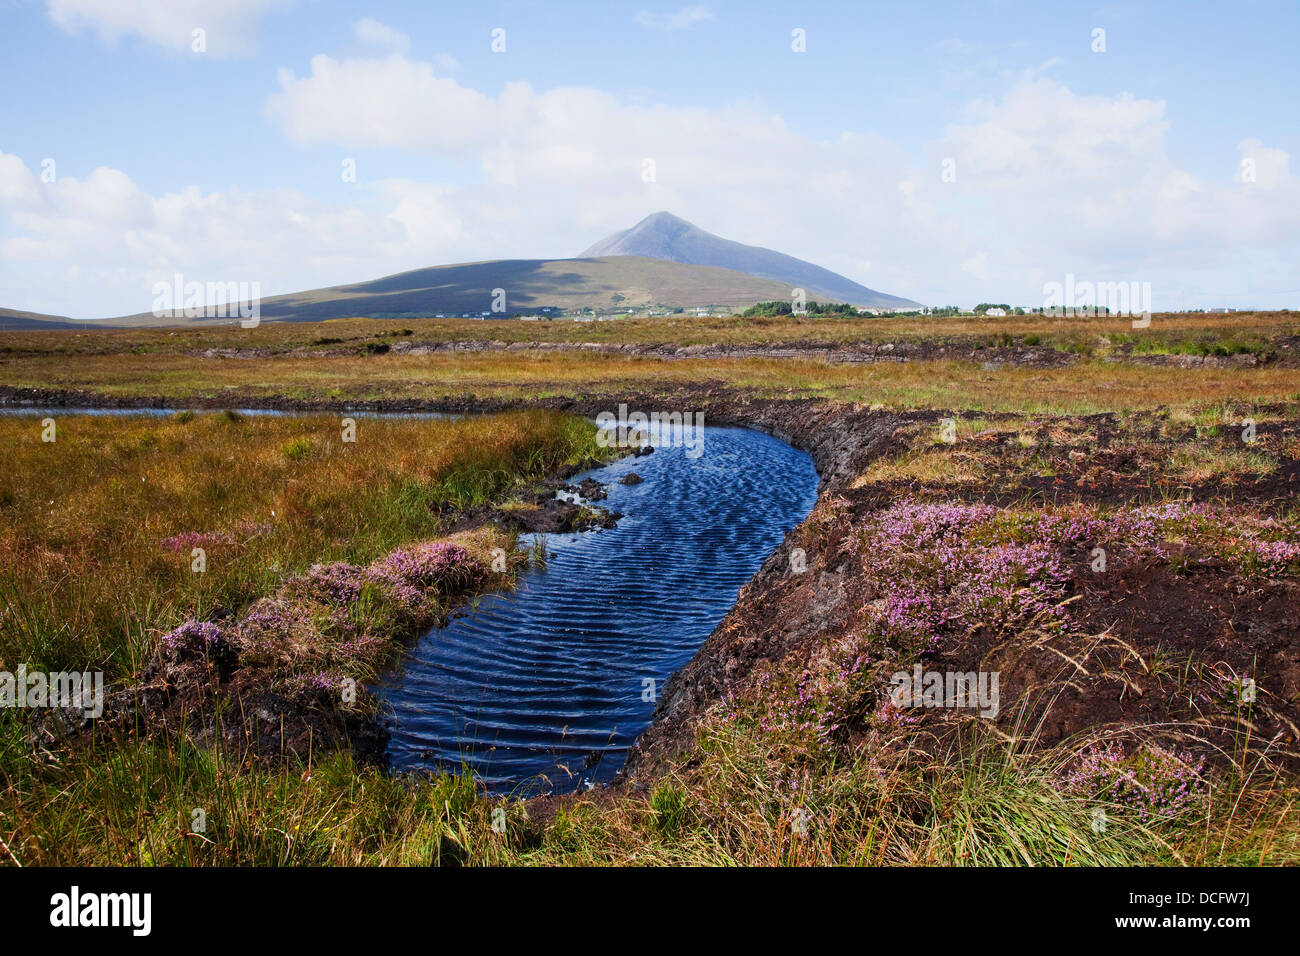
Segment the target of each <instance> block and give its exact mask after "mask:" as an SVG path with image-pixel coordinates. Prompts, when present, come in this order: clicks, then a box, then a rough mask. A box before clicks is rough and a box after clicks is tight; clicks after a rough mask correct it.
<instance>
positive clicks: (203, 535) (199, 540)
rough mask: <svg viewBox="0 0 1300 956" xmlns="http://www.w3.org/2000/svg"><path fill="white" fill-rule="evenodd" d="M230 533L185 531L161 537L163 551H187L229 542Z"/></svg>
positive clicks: (230, 540)
mask: <svg viewBox="0 0 1300 956" xmlns="http://www.w3.org/2000/svg"><path fill="white" fill-rule="evenodd" d="M232 540H233V539H232V538H231V537H230V535H228V534H226V533H225V532H224V531H186V532H183V533H182V534H174V535H171V536H170V537H167V538H163V539H162V542H161V544H162V547H163V550H164V551H189V550H190V549H191V548H212V547H216V546H217V545H222V544H230V543H231V542H232Z"/></svg>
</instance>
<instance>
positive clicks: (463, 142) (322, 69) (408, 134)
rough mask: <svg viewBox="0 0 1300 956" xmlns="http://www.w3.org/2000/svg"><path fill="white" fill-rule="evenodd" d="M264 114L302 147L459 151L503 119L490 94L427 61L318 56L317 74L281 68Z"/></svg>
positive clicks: (397, 57) (399, 57) (313, 63)
mask: <svg viewBox="0 0 1300 956" xmlns="http://www.w3.org/2000/svg"><path fill="white" fill-rule="evenodd" d="M279 81H280V92H279V93H277V94H275V95H273V96H272V97H270V99H268V100H267V103H266V114H267V116H268V117H269V118H270V119H273V120H276V121H278V122H280V124H281V125H282V126H283V127H284V130H285V132H286V134H288V136H289V138H290V139H292V140H293V141H294V142H296V143H299V144H301V145H310V144H315V143H340V144H345V145H350V146H417V147H426V148H438V149H459V148H464V147H466V146H470V145H473V144H475V143H477V142H480V141H481V140H482V139H483V138H484V136H485V135H487V134H489V133H490V131H491V127H492V123H494V122H496V121H497V118H498V114H499V111H498V108H497V106H496V104H495V103H494V102H493V101H492V100H490V99H489V98H488V97H487V96H484V95H483V94H482V93H479V92H477V91H475V90H471V89H468V88H466V87H463V86H461V85H460V84H459V83H457V82H456V81H455V80H452V79H447V78H445V77H438V76H435V75H434V72H433V67H431V66H430V65H429V64H427V63H418V62H414V61H412V60H408V59H407V58H406V57H403V56H402V55H400V54H397V53H394V54H392V55H391V56H389V57H387V58H386V59H358V60H343V61H339V60H335V59H333V58H332V57H328V56H325V55H323V54H322V55H319V56H314V57H312V60H311V75H310V76H307V77H302V78H299V77H298V76H296V75H295V74H294V73H293V71H292V70H280V72H279Z"/></svg>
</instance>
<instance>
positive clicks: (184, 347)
mask: <svg viewBox="0 0 1300 956" xmlns="http://www.w3.org/2000/svg"><path fill="white" fill-rule="evenodd" d="M1298 331H1300V315H1298V314H1297V313H1295V312H1285V311H1281V312H1251V313H1245V312H1237V313H1230V314H1225V313H1185V314H1183V313H1157V314H1155V315H1153V316H1152V319H1151V326H1150V328H1148V329H1143V330H1141V331H1140V332H1139V331H1135V330H1134V329H1133V328H1132V322H1131V320H1130V319H1128V318H1122V317H1114V318H1107V317H1095V318H1088V317H1084V316H1068V317H1051V316H1042V315H1022V316H1016V315H1010V316H1006V317H1003V318H989V317H987V316H974V315H970V316H946V317H936V316H928V317H920V318H918V317H899V318H894V317H891V316H878V317H873V316H858V317H850V316H825V317H817V318H804V319H802V320H800V319H797V318H794V317H791V316H748V317H742V316H739V315H733V316H726V317H708V318H699V317H696V316H693V315H692V316H685V315H682V316H665V317H658V318H624V319H618V320H617V321H612V322H574V321H569V320H555V321H544V322H498V321H492V322H481V321H475V320H469V319H391V320H388V319H363V318H358V319H334V320H330V321H327V322H264V323H262V324H261V325H260V326H258V328H256V329H252V330H246V329H241V328H239V327H237V326H234V325H224V326H211V327H205V328H194V329H92V330H88V331H84V332H83V331H25V332H5V333H0V355H4V354H8V355H23V354H36V353H49V354H61V355H65V356H66V355H72V354H76V355H89V354H96V353H99V354H129V353H135V354H184V353H187V352H197V351H201V350H204V349H249V348H253V349H263V350H266V351H269V352H280V353H282V352H288V351H291V350H295V349H305V350H316V351H320V350H331V349H332V350H342V351H350V352H355V353H361V352H364V351H367V350H369V349H370V348H373V347H379V346H382V345H390V346H391V345H393V344H395V343H399V342H409V343H411V344H412V345H419V344H430V343H439V342H452V341H487V340H495V341H500V342H542V343H565V342H567V343H576V342H599V343H606V344H633V345H658V344H666V345H674V346H681V345H779V344H813V345H832V344H845V343H853V342H934V343H938V344H952V345H962V346H966V347H970V348H974V347H976V346H984V347H996V346H1004V347H1005V346H1012V345H1025V346H1029V347H1034V348H1037V347H1048V348H1058V349H1061V350H1064V351H1069V352H1074V353H1079V354H1096V355H1103V354H1108V353H1110V352H1112V351H1115V352H1118V351H1120V350H1122V349H1124V348H1125V347H1129V348H1131V349H1133V350H1134V351H1137V352H1138V353H1139V354H1157V353H1165V354H1171V353H1172V354H1196V355H1231V354H1237V353H1240V352H1254V353H1257V354H1262V353H1264V352H1266V351H1267V350H1268V349H1269V347H1270V343H1272V342H1273V341H1274V340H1276V339H1277V338H1280V337H1283V336H1287V335H1294V334H1296V333H1297V332H1298Z"/></svg>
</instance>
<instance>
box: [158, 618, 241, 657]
mask: <svg viewBox="0 0 1300 956" xmlns="http://www.w3.org/2000/svg"><path fill="white" fill-rule="evenodd" d="M158 647H159V650H160V651H161V652H162V655H163V657H164V658H165V659H166V660H169V661H174V662H179V661H184V660H198V659H217V658H224V657H227V656H229V655H230V654H231V653H232V651H233V647H232V645H231V642H230V638H229V636H228V635H227V634H226V633H225V632H223V631H222V630H221V628H220V627H218V626H217V625H216V624H213V623H211V622H210V621H194V620H190V621H186V622H185V623H184V624H182V625H181V626H180V627H178V628H176V629H175V630H172V631H169V632H168V633H166V634H164V635H163V636H162V638H161V639H160V640H159V641H158Z"/></svg>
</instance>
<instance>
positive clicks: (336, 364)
mask: <svg viewBox="0 0 1300 956" xmlns="http://www.w3.org/2000/svg"><path fill="white" fill-rule="evenodd" d="M723 382H725V383H726V385H727V387H728V388H729V389H730V390H731V391H733V392H736V393H739V394H748V395H753V396H757V397H769V398H799V397H803V398H825V399H840V400H846V401H858V402H863V403H867V404H879V405H882V406H884V407H886V408H890V409H910V408H937V409H951V408H961V409H968V410H972V411H982V412H1014V413H1024V414H1041V413H1057V414H1091V413H1095V412H1101V411H1132V410H1135V409H1143V408H1155V407H1157V406H1160V405H1183V404H1187V403H1193V402H1195V403H1213V402H1219V403H1222V402H1225V401H1229V400H1231V399H1234V398H1236V399H1241V400H1244V401H1247V402H1260V403H1262V402H1270V401H1279V400H1283V399H1286V398H1289V397H1293V396H1295V395H1296V394H1297V386H1296V374H1295V370H1294V369H1286V368H1276V367H1263V368H1252V369H1229V368H1195V369H1181V368H1173V367H1146V366H1136V365H1125V364H1122V363H1111V362H1102V361H1095V360H1094V361H1087V362H1082V363H1080V364H1079V365H1076V366H1072V367H1066V368H1053V369H1039V368H1024V367H1002V368H999V369H996V370H990V369H985V368H983V367H982V365H980V364H977V363H974V362H967V361H951V360H947V361H917V362H907V363H879V364H871V365H834V364H828V363H826V362H824V361H811V360H789V359H784V360H783V359H760V358H744V359H684V360H660V359H653V358H647V357H641V356H637V357H627V356H606V355H598V354H589V353H583V354H580V355H573V354H567V353H550V354H538V355H526V354H517V353H509V352H477V353H466V354H458V355H402V354H388V355H379V356H374V357H371V358H366V359H357V358H353V357H318V358H310V357H303V356H287V357H281V358H267V359H257V360H247V361H217V360H209V359H202V358H196V357H192V356H183V355H166V356H137V355H122V356H95V355H91V356H86V357H85V358H84V359H82V360H80V361H78V362H76V363H70V362H68V361H67V360H66V358H64V357H59V356H48V355H47V356H39V357H27V358H22V359H10V360H7V361H5V362H4V363H0V384H6V385H11V386H20V387H34V388H65V389H76V390H82V391H88V392H93V393H97V394H100V395H103V396H106V397H107V398H109V399H114V400H116V399H133V398H156V397H165V398H167V399H170V400H172V401H176V402H192V401H205V402H213V401H215V402H220V403H222V404H225V405H238V404H239V403H241V402H244V403H249V404H253V403H256V402H258V401H265V400H268V399H273V398H279V397H288V398H294V399H301V400H306V401H318V402H339V401H342V402H347V401H375V400H391V399H394V398H400V399H405V400H413V401H421V400H423V401H433V402H439V401H443V400H445V399H448V398H460V397H471V398H472V397H476V396H482V397H489V398H493V399H506V400H515V401H524V400H535V399H547V398H553V397H556V398H578V397H582V398H595V399H604V400H608V401H611V402H616V401H618V400H620V399H623V400H625V399H626V398H627V396H628V395H635V394H656V395H669V396H670V395H671V394H672V393H673V391H674V390H682V391H684V392H686V393H687V394H686V395H685V396H684V397H683V398H681V399H679V400H680V401H687V402H689V401H690V395H689V393H690V391H691V390H693V389H696V388H698V387H701V386H716V385H718V384H719V383H723Z"/></svg>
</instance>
